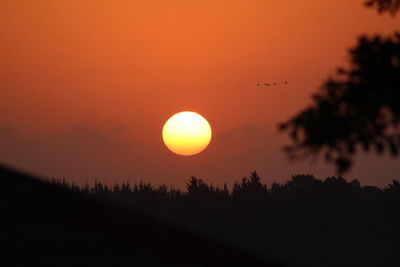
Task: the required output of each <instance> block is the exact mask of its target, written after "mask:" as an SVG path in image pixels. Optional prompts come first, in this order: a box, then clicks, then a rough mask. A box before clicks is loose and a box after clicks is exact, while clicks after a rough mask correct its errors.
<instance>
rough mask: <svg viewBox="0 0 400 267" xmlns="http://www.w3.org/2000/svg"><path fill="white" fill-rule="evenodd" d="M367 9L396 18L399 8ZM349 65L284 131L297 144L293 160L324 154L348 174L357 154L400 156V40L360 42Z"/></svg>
mask: <svg viewBox="0 0 400 267" xmlns="http://www.w3.org/2000/svg"><path fill="white" fill-rule="evenodd" d="M367 3H368V5H370V6H371V5H372V6H377V7H378V9H379V10H380V11H382V12H384V11H391V12H396V11H398V9H399V3H400V2H399V1H398V0H396V1H387V0H386V1H380V0H372V1H368V2H367ZM350 63H351V65H350V67H349V68H347V69H344V68H339V69H338V70H337V71H336V74H335V75H334V76H333V77H331V78H329V79H328V80H327V81H326V82H325V83H324V84H323V85H322V87H321V88H320V90H319V92H317V93H316V94H315V95H314V96H313V104H312V105H311V106H310V107H308V108H306V109H304V110H303V111H301V112H300V113H299V114H297V115H296V116H294V117H293V118H291V119H290V120H288V121H286V122H284V123H282V124H280V125H279V129H280V130H282V131H288V132H289V133H290V137H291V140H292V144H291V145H288V146H286V147H284V151H285V152H286V153H287V154H288V155H289V157H290V158H291V159H299V158H306V157H308V156H310V155H316V154H323V155H324V157H325V159H326V160H327V161H328V162H333V163H335V164H336V167H337V171H338V173H343V172H345V171H347V170H348V169H349V168H350V166H351V164H352V157H353V155H354V154H355V153H356V152H357V150H358V149H363V150H364V151H369V150H370V149H371V148H374V150H375V152H376V153H378V154H382V153H383V152H385V151H389V153H390V155H392V156H398V155H399V153H398V150H399V149H400V124H399V123H400V105H399V101H400V34H399V33H395V34H393V36H389V37H382V36H379V35H375V36H373V37H367V36H361V37H360V38H359V40H358V43H357V45H356V46H355V47H354V48H353V49H351V50H350Z"/></svg>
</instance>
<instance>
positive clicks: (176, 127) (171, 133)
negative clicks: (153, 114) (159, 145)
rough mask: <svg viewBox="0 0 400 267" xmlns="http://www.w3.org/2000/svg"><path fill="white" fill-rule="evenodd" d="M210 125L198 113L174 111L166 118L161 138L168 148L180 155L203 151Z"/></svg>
mask: <svg viewBox="0 0 400 267" xmlns="http://www.w3.org/2000/svg"><path fill="white" fill-rule="evenodd" d="M211 136H212V133H211V126H210V124H209V123H208V121H207V120H206V119H205V118H204V117H203V116H201V115H200V114H198V113H196V112H192V111H183V112H179V113H176V114H175V115H173V116H172V117H171V118H169V119H168V120H167V122H166V123H165V124H164V127H163V130H162V138H163V140H164V143H165V145H166V146H167V147H168V149H169V150H171V151H172V152H174V153H175V154H178V155H181V156H191V155H195V154H198V153H200V152H201V151H203V150H204V149H205V148H206V147H207V146H208V144H209V143H210V141H211Z"/></svg>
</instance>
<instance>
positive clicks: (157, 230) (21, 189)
mask: <svg viewBox="0 0 400 267" xmlns="http://www.w3.org/2000/svg"><path fill="white" fill-rule="evenodd" d="M0 213H1V228H0V229H1V230H0V247H1V249H0V254H1V255H0V256H1V265H2V266H218V267H219V266H278V265H277V264H273V263H270V262H266V261H264V260H263V259H261V258H259V257H256V256H254V255H252V254H247V253H244V252H241V251H239V250H236V249H233V248H230V247H227V246H225V245H222V244H220V243H218V242H214V241H210V240H207V239H204V238H202V237H200V236H197V235H195V234H192V233H189V232H186V231H183V230H181V229H179V228H176V227H173V226H171V225H169V224H166V223H163V222H161V221H159V220H156V219H152V218H151V217H147V216H145V215H143V214H141V213H138V212H135V211H132V210H126V209H124V208H121V207H119V206H118V205H113V204H112V203H108V202H106V201H103V200H100V199H97V198H95V197H92V196H88V195H84V194H80V193H75V192H71V191H66V190H63V189H61V188H60V187H57V186H54V185H50V184H48V183H45V182H42V181H40V180H39V179H37V178H35V177H32V176H29V175H27V174H24V173H21V172H17V171H14V170H11V169H8V168H5V167H0Z"/></svg>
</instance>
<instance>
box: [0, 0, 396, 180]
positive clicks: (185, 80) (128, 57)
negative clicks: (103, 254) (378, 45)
mask: <svg viewBox="0 0 400 267" xmlns="http://www.w3.org/2000/svg"><path fill="white" fill-rule="evenodd" d="M362 3H363V2H362V1H348V0H338V1H325V0H324V1H321V0H302V1H267V0H262V1H261V0H248V1H243V0H241V1H239V0H229V1H228V0H226V1H220V0H213V1H209V0H202V1H176V0H169V1H164V0H158V1H154V0H141V1H138V0H130V1H128V0H126V1H122V0H116V1H99V0H92V1H89V0H79V1H77V0H76V1H74V0H68V1H52V0H47V1H45V0H31V1H28V0H26V1H13V0H2V1H1V2H0V55H1V57H0V58H1V61H0V162H5V163H8V164H11V165H14V166H17V167H22V168H24V169H26V170H29V171H33V172H36V173H39V174H43V175H48V176H65V177H68V178H69V179H71V180H74V181H78V182H79V181H84V180H86V179H89V180H90V179H93V178H94V177H100V178H101V179H103V180H105V181H108V182H114V181H122V180H124V181H125V180H128V179H129V180H131V181H136V180H140V179H144V180H146V181H150V182H152V183H166V184H175V185H178V186H181V185H183V184H184V183H185V181H186V179H187V178H188V177H189V176H190V175H193V174H195V175H198V176H200V177H201V178H204V179H205V180H207V181H212V182H214V183H217V184H221V183H222V182H225V181H226V182H232V181H233V180H236V179H240V178H241V177H242V176H244V175H247V174H248V173H249V172H250V171H252V170H253V169H256V170H258V171H259V172H260V173H261V175H262V176H263V180H264V181H265V182H267V183H269V184H270V183H271V182H272V181H282V180H285V179H287V178H288V177H289V176H290V175H291V174H293V173H314V174H315V175H317V177H320V178H323V177H324V176H327V175H333V174H334V172H333V167H332V166H327V165H325V164H324V163H323V162H322V161H321V160H320V161H319V163H318V164H310V163H297V164H292V163H290V162H288V161H287V159H286V158H285V156H284V154H283V153H282V152H281V151H280V148H281V146H282V145H283V144H284V143H287V142H288V141H289V140H288V138H287V137H286V136H282V135H280V134H278V133H277V131H276V125H277V123H278V122H280V121H283V120H285V119H287V118H288V117H289V116H291V115H293V114H294V113H296V112H297V111H298V110H299V109H300V108H302V107H304V106H306V105H307V103H309V97H310V94H311V93H312V92H314V91H315V90H316V89H317V88H318V86H319V85H320V84H321V82H322V81H323V79H324V78H326V77H327V76H328V75H329V74H332V73H333V71H334V69H335V68H336V67H337V66H339V65H341V64H344V63H345V62H346V51H347V49H348V48H349V47H351V46H352V45H354V44H355V40H356V37H357V36H358V35H359V34H361V33H378V32H379V33H390V32H392V31H393V30H395V29H399V27H398V25H400V24H399V22H400V20H399V18H398V17H396V18H393V17H390V16H389V15H384V16H379V15H377V14H376V12H375V11H374V10H370V9H366V8H364V7H363V5H362ZM285 80H288V82H289V83H288V85H283V84H282V82H283V81H285ZM258 82H277V83H278V86H276V87H270V88H267V87H257V86H256V84H257V83H258ZM182 110H193V111H196V112H199V113H200V114H202V115H203V116H205V117H206V118H207V119H208V120H209V122H210V123H211V126H212V127H213V134H214V139H213V140H212V143H211V145H210V147H209V148H208V149H207V150H205V151H204V152H203V153H201V154H199V155H197V156H194V157H189V158H184V157H180V156H176V155H173V154H172V153H171V152H169V151H168V150H167V149H166V148H165V146H164V145H163V143H162V139H161V129H162V126H163V123H164V122H165V121H166V120H167V119H168V118H169V117H170V116H171V115H172V114H174V113H176V112H179V111H182ZM371 162H373V164H371ZM397 164H398V162H397V161H395V160H392V159H388V158H375V157H364V156H363V157H362V158H361V159H360V160H359V161H357V164H356V166H355V168H354V169H353V170H352V172H350V173H349V175H348V177H349V178H358V179H360V180H361V181H362V182H363V183H366V184H376V185H384V184H386V183H388V182H389V181H390V180H391V179H394V178H399V177H396V175H397V174H398V170H399V169H398V167H397V168H396V165H397Z"/></svg>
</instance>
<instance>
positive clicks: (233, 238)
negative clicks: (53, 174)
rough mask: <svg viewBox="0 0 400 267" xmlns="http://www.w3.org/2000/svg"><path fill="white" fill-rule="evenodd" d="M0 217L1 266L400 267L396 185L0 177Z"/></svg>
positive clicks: (254, 178) (399, 186) (253, 178)
mask: <svg viewBox="0 0 400 267" xmlns="http://www.w3.org/2000/svg"><path fill="white" fill-rule="evenodd" d="M0 213H1V215H2V217H1V218H2V219H1V228H0V257H1V260H2V262H3V263H5V264H4V265H2V264H0V265H1V266H188V267H190V266H278V264H276V263H275V262H280V263H284V264H285V266H328V267H330V266H332V267H333V266H335V267H336V266H352V267H354V266H360V267H361V266H362V267H372V266H377V267H378V266H379V267H381V266H400V252H399V251H400V183H399V182H397V181H393V183H392V184H390V185H388V186H387V187H386V188H384V189H380V188H376V187H371V186H361V185H360V183H359V182H358V181H357V180H353V181H346V180H345V179H343V178H341V177H328V178H326V179H325V180H317V179H315V178H314V177H313V176H312V175H295V176H292V177H291V179H289V180H288V181H287V182H285V183H282V184H276V183H274V184H272V185H270V186H269V187H267V186H266V185H264V184H262V183H261V180H260V177H259V176H258V175H257V173H256V172H253V173H252V174H251V175H250V176H249V178H244V179H243V180H242V181H240V182H237V183H235V184H234V186H233V187H232V188H231V189H230V190H229V189H228V188H227V186H224V187H222V188H219V187H216V186H213V185H211V184H207V183H205V182H204V181H202V180H201V179H197V178H195V177H192V178H191V179H190V180H189V181H188V183H187V190H186V191H180V190H175V189H172V188H168V187H165V186H160V187H153V186H152V185H150V184H147V183H140V184H134V185H130V184H129V183H123V184H117V185H114V186H111V187H110V186H107V185H104V184H102V183H100V182H96V183H95V184H94V185H93V186H89V185H86V186H76V185H73V184H68V183H67V182H63V181H55V180H52V181H47V182H43V181H39V180H37V179H35V178H33V177H30V176H28V175H25V174H22V173H19V172H15V171H12V170H9V169H6V168H1V169H0ZM184 229H189V230H184ZM195 233H197V234H195ZM226 244H228V245H226ZM265 259H269V260H272V261H268V260H265ZM0 263H1V262H0Z"/></svg>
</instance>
